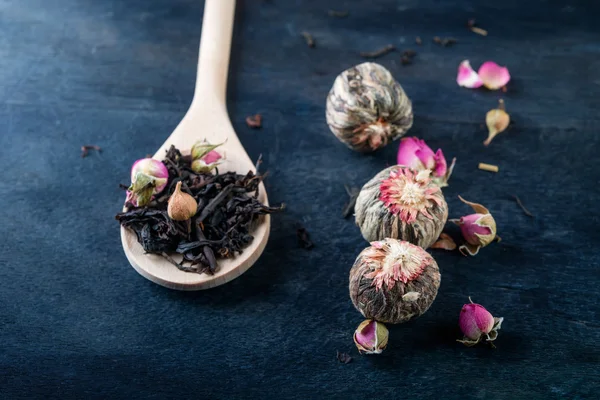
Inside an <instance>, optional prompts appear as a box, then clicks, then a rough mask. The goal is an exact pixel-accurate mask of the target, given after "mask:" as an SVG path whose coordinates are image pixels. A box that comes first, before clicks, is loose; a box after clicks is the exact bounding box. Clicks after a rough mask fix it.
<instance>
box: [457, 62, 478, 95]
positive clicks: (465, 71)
mask: <svg viewBox="0 0 600 400" xmlns="http://www.w3.org/2000/svg"><path fill="white" fill-rule="evenodd" d="M456 83H458V86H462V87H466V88H469V89H474V88H478V87H480V86H481V85H483V81H482V80H481V78H480V77H479V75H478V74H477V72H475V71H474V70H473V68H471V64H470V63H469V60H464V61H463V62H461V63H460V65H459V66H458V75H457V76H456Z"/></svg>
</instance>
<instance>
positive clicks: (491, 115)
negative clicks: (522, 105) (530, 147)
mask: <svg viewBox="0 0 600 400" xmlns="http://www.w3.org/2000/svg"><path fill="white" fill-rule="evenodd" d="M485 123H486V125H487V128H488V137H487V139H485V141H484V142H483V144H484V145H485V146H489V144H490V143H491V142H492V140H493V139H494V138H495V137H496V135H498V134H499V133H501V132H504V131H505V130H506V128H508V125H509V124H510V115H508V113H507V112H506V107H505V105H504V100H502V99H500V100H498V108H494V109H493V110H490V111H488V112H487V114H486V115H485Z"/></svg>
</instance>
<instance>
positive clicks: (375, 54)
mask: <svg viewBox="0 0 600 400" xmlns="http://www.w3.org/2000/svg"><path fill="white" fill-rule="evenodd" d="M394 50H396V46H394V45H393V44H388V45H387V46H384V47H382V48H380V49H378V50H375V51H370V52H369V51H364V52H362V53H360V56H361V57H364V58H379V57H381V56H384V55H386V54H387V53H390V52H392V51H394Z"/></svg>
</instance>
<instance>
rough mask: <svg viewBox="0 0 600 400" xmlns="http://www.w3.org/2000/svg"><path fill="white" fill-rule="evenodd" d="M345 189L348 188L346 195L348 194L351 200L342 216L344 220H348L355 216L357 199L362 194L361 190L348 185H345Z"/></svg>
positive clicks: (343, 210) (345, 206)
mask: <svg viewBox="0 0 600 400" xmlns="http://www.w3.org/2000/svg"><path fill="white" fill-rule="evenodd" d="M344 187H345V188H346V193H348V196H349V198H350V199H349V200H348V202H347V203H346V204H345V205H344V208H343V209H342V216H343V217H344V218H348V217H349V216H351V215H352V214H354V206H355V205H356V199H357V198H358V194H359V193H360V188H358V187H354V186H348V185H344Z"/></svg>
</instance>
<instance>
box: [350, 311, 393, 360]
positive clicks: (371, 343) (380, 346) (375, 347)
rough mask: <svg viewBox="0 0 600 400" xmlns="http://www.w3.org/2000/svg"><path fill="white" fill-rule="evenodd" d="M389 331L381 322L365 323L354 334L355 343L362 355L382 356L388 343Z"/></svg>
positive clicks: (368, 320) (367, 321) (371, 320)
mask: <svg viewBox="0 0 600 400" xmlns="http://www.w3.org/2000/svg"><path fill="white" fill-rule="evenodd" d="M388 336H389V331H388V329H387V328H386V327H385V325H384V324H382V323H381V322H377V321H375V320H373V319H367V320H365V321H363V322H362V323H361V324H360V325H359V326H358V328H356V331H355V332H354V343H355V344H356V347H357V348H358V351H359V352H361V353H362V354H380V353H381V352H382V351H383V350H384V349H385V347H386V346H387V343H388Z"/></svg>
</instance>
